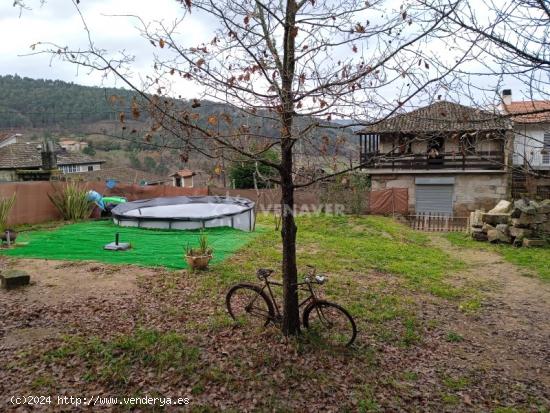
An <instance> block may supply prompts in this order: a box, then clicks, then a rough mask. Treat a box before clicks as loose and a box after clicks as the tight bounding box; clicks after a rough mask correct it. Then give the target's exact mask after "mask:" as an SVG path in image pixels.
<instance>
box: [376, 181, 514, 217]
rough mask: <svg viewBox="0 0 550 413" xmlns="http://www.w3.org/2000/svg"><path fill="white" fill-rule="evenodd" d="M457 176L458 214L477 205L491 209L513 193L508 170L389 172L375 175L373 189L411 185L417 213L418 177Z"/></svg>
mask: <svg viewBox="0 0 550 413" xmlns="http://www.w3.org/2000/svg"><path fill="white" fill-rule="evenodd" d="M417 177H429V178H439V177H446V178H447V177H454V178H455V184H454V194H453V209H454V215H455V216H468V215H469V214H470V212H471V211H474V210H476V209H486V210H488V209H490V208H492V207H493V206H494V205H495V204H496V203H497V202H498V201H500V200H501V199H503V198H507V197H509V185H508V176H507V174H505V173H485V174H475V173H469V174H441V175H436V174H387V175H372V181H371V182H372V183H371V185H372V190H373V191H379V190H384V189H390V188H407V189H408V190H409V212H410V213H414V211H415V205H416V194H415V192H416V191H415V189H416V187H415V178H417Z"/></svg>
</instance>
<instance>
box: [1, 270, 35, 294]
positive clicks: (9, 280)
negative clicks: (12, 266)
mask: <svg viewBox="0 0 550 413" xmlns="http://www.w3.org/2000/svg"><path fill="white" fill-rule="evenodd" d="M30 281H31V277H30V275H29V274H27V273H26V272H25V271H21V270H5V271H3V272H2V274H0V282H1V285H2V288H5V289H6V290H11V289H12V288H17V287H22V286H25V285H28V284H29V283H30Z"/></svg>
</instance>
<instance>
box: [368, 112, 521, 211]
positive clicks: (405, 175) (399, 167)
mask: <svg viewBox="0 0 550 413" xmlns="http://www.w3.org/2000/svg"><path fill="white" fill-rule="evenodd" d="M358 134H359V138H360V157H361V163H362V165H364V171H365V172H367V173H368V174H369V175H370V176H371V182H372V189H373V190H377V189H389V188H406V189H407V190H408V203H409V212H411V213H414V212H417V213H424V212H431V213H440V214H446V215H456V216H467V215H468V212H469V211H472V210H474V209H477V208H492V207H493V206H494V205H495V204H496V203H497V201H499V200H500V199H503V198H507V197H509V194H510V181H511V180H510V179H509V173H508V172H509V167H510V163H511V159H510V158H511V157H510V155H511V152H512V151H511V147H512V143H513V131H512V124H511V122H510V121H509V120H508V119H506V118H503V117H501V116H500V115H499V114H495V113H492V112H488V111H483V110H479V109H475V108H471V107H467V106H463V105H459V104H456V103H451V102H446V101H440V102H436V103H433V104H431V105H429V106H426V107H422V108H419V109H416V110H413V111H411V112H408V113H403V114H398V115H394V116H391V117H389V118H387V119H385V120H382V121H380V122H379V123H376V124H373V125H371V126H369V127H367V128H365V129H363V130H361V131H359V132H358Z"/></svg>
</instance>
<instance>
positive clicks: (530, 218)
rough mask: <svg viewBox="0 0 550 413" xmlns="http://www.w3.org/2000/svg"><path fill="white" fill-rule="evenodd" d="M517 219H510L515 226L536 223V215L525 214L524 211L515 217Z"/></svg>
mask: <svg viewBox="0 0 550 413" xmlns="http://www.w3.org/2000/svg"><path fill="white" fill-rule="evenodd" d="M515 219H516V220H517V221H515V223H514V221H512V225H515V226H521V227H525V226H529V225H532V224H536V215H531V214H526V213H525V212H522V213H521V215H520V216H519V218H515Z"/></svg>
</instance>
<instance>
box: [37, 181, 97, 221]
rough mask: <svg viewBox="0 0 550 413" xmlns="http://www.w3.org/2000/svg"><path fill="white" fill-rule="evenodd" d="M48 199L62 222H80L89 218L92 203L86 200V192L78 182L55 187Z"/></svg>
mask: <svg viewBox="0 0 550 413" xmlns="http://www.w3.org/2000/svg"><path fill="white" fill-rule="evenodd" d="M48 197H49V198H50V201H52V204H54V205H55V207H56V208H57V210H58V211H59V213H60V214H61V216H62V217H63V219H64V220H67V221H80V220H83V219H86V218H89V217H90V214H91V212H92V202H91V201H90V200H88V190H87V189H86V188H85V187H84V186H82V185H81V184H79V183H78V182H67V184H66V185H65V186H64V187H63V186H57V187H55V191H54V193H53V194H48Z"/></svg>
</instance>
